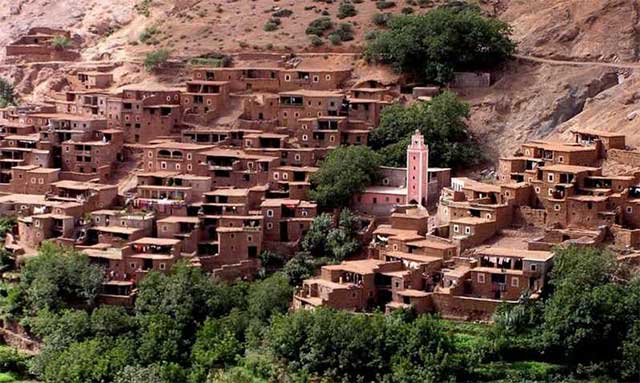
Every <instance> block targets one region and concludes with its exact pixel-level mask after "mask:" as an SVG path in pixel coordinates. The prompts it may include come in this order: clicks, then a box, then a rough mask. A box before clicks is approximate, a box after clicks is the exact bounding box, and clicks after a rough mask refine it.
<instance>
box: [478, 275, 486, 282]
mask: <svg viewBox="0 0 640 383" xmlns="http://www.w3.org/2000/svg"><path fill="white" fill-rule="evenodd" d="M484 282H485V279H484V274H483V273H478V283H484Z"/></svg>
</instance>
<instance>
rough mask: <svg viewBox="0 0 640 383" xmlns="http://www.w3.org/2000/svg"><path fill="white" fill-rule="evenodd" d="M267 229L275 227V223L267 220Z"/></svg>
mask: <svg viewBox="0 0 640 383" xmlns="http://www.w3.org/2000/svg"><path fill="white" fill-rule="evenodd" d="M267 229H268V230H271V229H273V223H271V222H267Z"/></svg>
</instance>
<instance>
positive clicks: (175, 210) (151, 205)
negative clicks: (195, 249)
mask: <svg viewBox="0 0 640 383" xmlns="http://www.w3.org/2000/svg"><path fill="white" fill-rule="evenodd" d="M137 177H138V186H137V187H136V190H135V194H134V195H133V196H132V204H133V207H134V208H135V209H137V210H140V211H154V212H155V213H156V214H157V215H158V216H159V217H165V216H168V215H186V214H187V209H188V208H189V205H190V204H192V203H194V202H199V201H201V200H202V196H203V193H205V192H207V191H209V190H211V178H209V177H202V176H196V175H193V174H181V173H177V172H168V171H159V172H145V173H140V174H138V176H137Z"/></svg>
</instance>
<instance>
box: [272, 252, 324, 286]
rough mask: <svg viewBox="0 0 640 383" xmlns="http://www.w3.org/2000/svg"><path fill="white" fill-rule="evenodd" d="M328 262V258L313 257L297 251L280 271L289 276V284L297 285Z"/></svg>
mask: <svg viewBox="0 0 640 383" xmlns="http://www.w3.org/2000/svg"><path fill="white" fill-rule="evenodd" d="M327 262H329V258H315V257H312V256H311V255H310V254H309V253H306V252H299V253H296V255H295V256H294V257H293V258H291V259H290V260H289V262H287V264H286V265H284V267H283V268H282V272H283V273H284V274H285V275H286V276H287V278H289V284H290V285H291V286H299V285H300V284H301V283H302V281H303V280H305V279H307V278H310V277H312V276H313V274H314V273H315V271H316V269H317V268H318V267H319V266H320V265H322V264H324V263H327Z"/></svg>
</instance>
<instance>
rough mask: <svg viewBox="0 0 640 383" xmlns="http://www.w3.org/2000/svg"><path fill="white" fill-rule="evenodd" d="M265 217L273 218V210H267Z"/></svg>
mask: <svg viewBox="0 0 640 383" xmlns="http://www.w3.org/2000/svg"><path fill="white" fill-rule="evenodd" d="M267 217H273V210H271V209H269V210H267Z"/></svg>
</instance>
